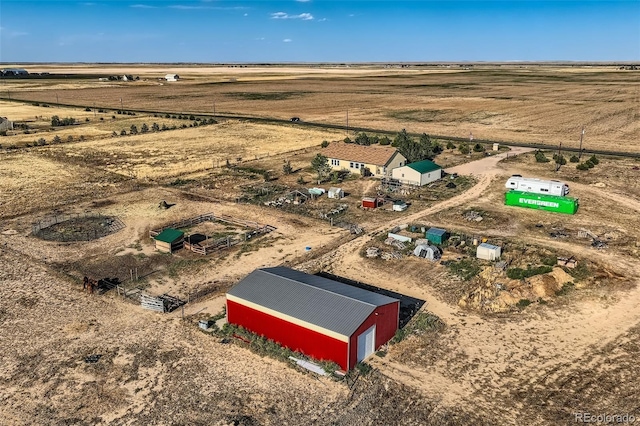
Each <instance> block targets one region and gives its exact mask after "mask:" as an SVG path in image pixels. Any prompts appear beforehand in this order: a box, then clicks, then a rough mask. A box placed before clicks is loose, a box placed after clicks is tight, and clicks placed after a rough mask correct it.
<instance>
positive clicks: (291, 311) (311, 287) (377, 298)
mask: <svg viewBox="0 0 640 426" xmlns="http://www.w3.org/2000/svg"><path fill="white" fill-rule="evenodd" d="M228 294H230V295H232V296H235V297H237V298H239V299H242V300H246V301H248V302H252V303H255V304H257V305H260V306H263V307H265V308H268V309H272V310H274V311H277V312H280V313H282V314H284V315H288V316H290V317H293V318H296V319H299V320H301V321H305V322H307V323H310V324H313V325H315V326H318V327H321V328H324V329H326V330H330V331H333V332H335V333H338V334H341V335H343V336H351V335H352V334H353V333H354V332H355V331H356V329H357V328H358V327H359V326H360V325H361V324H362V323H363V322H364V320H366V319H367V317H368V316H369V315H371V313H372V312H373V311H374V310H375V308H376V307H378V306H383V305H387V304H389V303H394V302H397V301H398V300H397V299H393V298H391V297H388V296H384V295H382V294H378V293H374V292H371V291H368V290H363V289H361V288H358V287H354V286H351V285H347V284H343V283H340V282H338V281H333V280H329V279H327V278H323V277H319V276H316V275H309V274H305V273H304V272H300V271H296V270H293V269H289V268H284V267H274V268H262V269H256V270H255V271H253V272H252V273H251V274H249V275H248V276H247V277H246V278H244V279H243V280H242V281H240V282H239V283H238V284H236V285H235V286H234V287H233V288H232V289H231V290H230V291H229V293H228ZM394 321H395V320H394Z"/></svg>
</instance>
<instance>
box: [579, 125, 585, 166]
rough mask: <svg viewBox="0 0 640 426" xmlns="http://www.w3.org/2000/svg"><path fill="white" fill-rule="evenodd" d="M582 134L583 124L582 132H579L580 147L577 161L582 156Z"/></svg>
mask: <svg viewBox="0 0 640 426" xmlns="http://www.w3.org/2000/svg"><path fill="white" fill-rule="evenodd" d="M583 136H584V126H582V133H580V149H579V152H578V161H580V159H581V158H582V137H583Z"/></svg>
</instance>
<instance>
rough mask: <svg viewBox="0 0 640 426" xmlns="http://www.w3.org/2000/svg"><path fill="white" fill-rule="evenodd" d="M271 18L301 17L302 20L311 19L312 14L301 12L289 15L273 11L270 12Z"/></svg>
mask: <svg viewBox="0 0 640 426" xmlns="http://www.w3.org/2000/svg"><path fill="white" fill-rule="evenodd" d="M271 19H301V20H303V21H312V20H313V15H312V14H310V13H301V14H299V15H289V14H288V13H285V12H275V13H272V14H271Z"/></svg>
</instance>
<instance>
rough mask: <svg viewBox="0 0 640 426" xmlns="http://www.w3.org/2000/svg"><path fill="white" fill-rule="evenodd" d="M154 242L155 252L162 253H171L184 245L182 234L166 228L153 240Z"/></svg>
mask: <svg viewBox="0 0 640 426" xmlns="http://www.w3.org/2000/svg"><path fill="white" fill-rule="evenodd" d="M153 239H154V240H155V242H156V250H158V251H161V252H163V253H173V252H174V251H177V250H180V249H181V248H182V246H183V245H184V232H182V231H178V230H177V229H173V228H167V229H165V230H164V231H162V232H161V233H159V234H158V235H156V236H155V237H154V238H153Z"/></svg>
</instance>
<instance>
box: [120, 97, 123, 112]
mask: <svg viewBox="0 0 640 426" xmlns="http://www.w3.org/2000/svg"><path fill="white" fill-rule="evenodd" d="M120 111H124V107H123V106H122V98H120Z"/></svg>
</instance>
